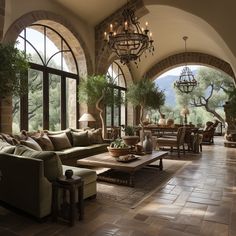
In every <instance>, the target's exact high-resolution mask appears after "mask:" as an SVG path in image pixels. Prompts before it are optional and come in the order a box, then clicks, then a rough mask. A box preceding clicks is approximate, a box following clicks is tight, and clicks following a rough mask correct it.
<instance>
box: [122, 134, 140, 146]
mask: <svg viewBox="0 0 236 236" xmlns="http://www.w3.org/2000/svg"><path fill="white" fill-rule="evenodd" d="M122 139H123V140H124V143H125V144H126V145H128V146H134V145H135V144H137V143H138V141H139V136H123V137H122Z"/></svg>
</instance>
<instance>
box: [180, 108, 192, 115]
mask: <svg viewBox="0 0 236 236" xmlns="http://www.w3.org/2000/svg"><path fill="white" fill-rule="evenodd" d="M189 113H190V112H189V109H188V108H187V107H184V108H183V109H182V110H181V112H180V114H181V116H185V115H189Z"/></svg>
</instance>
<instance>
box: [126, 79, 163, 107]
mask: <svg viewBox="0 0 236 236" xmlns="http://www.w3.org/2000/svg"><path fill="white" fill-rule="evenodd" d="M126 96H127V100H128V101H129V102H130V103H132V104H133V105H134V106H142V107H144V108H145V109H159V108H160V106H161V105H163V104H164V102H165V95H164V93H163V91H159V88H158V87H156V86H155V83H154V82H153V81H151V80H149V79H147V78H144V79H141V80H138V81H137V82H136V83H134V84H132V85H130V86H129V88H128V90H127V94H126Z"/></svg>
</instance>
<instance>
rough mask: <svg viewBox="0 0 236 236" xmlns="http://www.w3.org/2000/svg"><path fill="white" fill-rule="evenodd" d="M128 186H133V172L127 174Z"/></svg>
mask: <svg viewBox="0 0 236 236" xmlns="http://www.w3.org/2000/svg"><path fill="white" fill-rule="evenodd" d="M129 186H131V187H134V172H131V173H130V174H129Z"/></svg>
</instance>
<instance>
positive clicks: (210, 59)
mask: <svg viewBox="0 0 236 236" xmlns="http://www.w3.org/2000/svg"><path fill="white" fill-rule="evenodd" d="M186 61H187V63H188V64H197V65H207V66H210V67H214V68H216V69H219V70H221V71H223V72H225V73H226V74H228V75H229V76H231V77H232V78H233V79H234V82H235V81H236V80H235V75H234V72H233V70H232V67H231V66H230V64H229V63H227V62H226V61H224V60H221V59H220V58H218V57H215V56H212V55H208V54H205V53H200V52H186V53H179V54H175V55H172V56H169V57H167V58H165V59H163V60H161V61H159V62H157V63H156V64H155V65H154V66H152V67H151V68H150V69H149V70H148V71H147V72H146V73H145V75H144V76H145V77H148V78H150V79H154V78H156V77H157V76H159V75H161V74H162V73H164V72H166V71H167V70H169V69H172V68H174V67H176V66H181V65H184V64H185V63H186Z"/></svg>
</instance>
